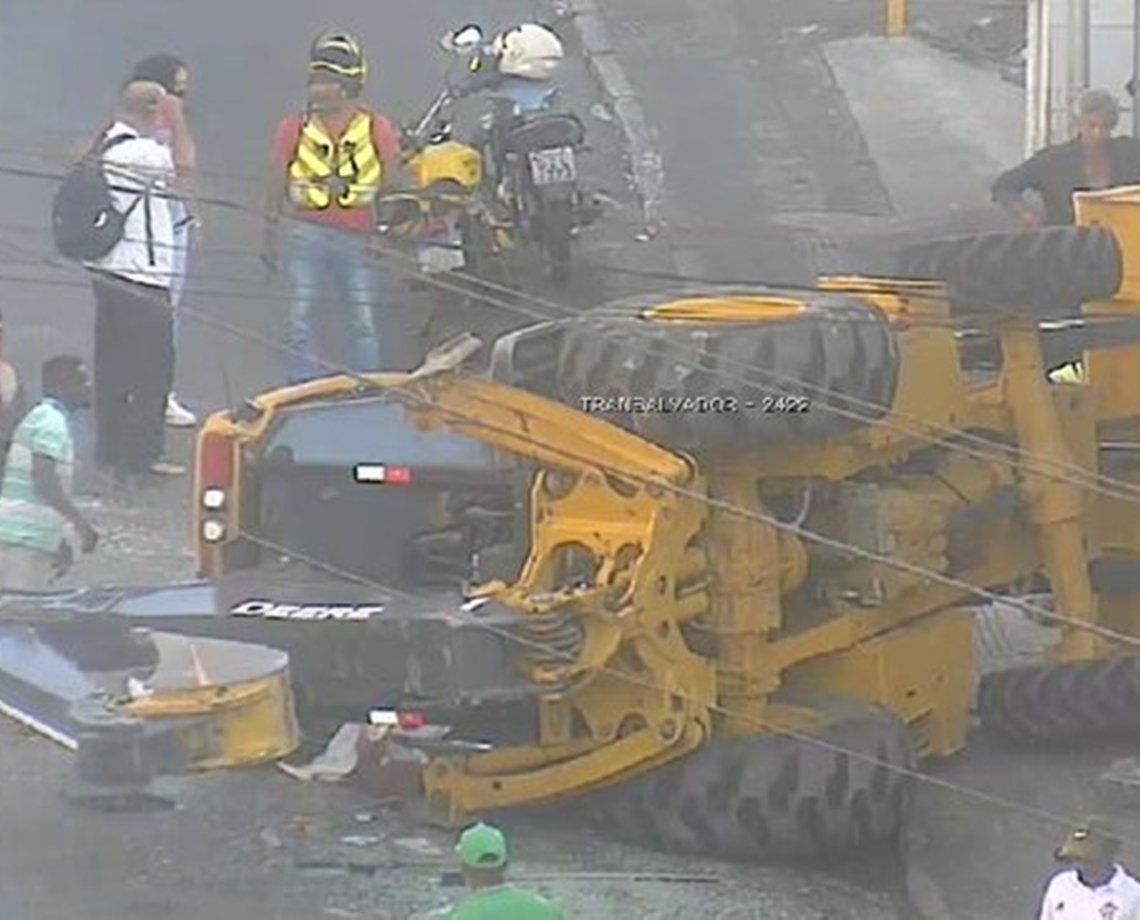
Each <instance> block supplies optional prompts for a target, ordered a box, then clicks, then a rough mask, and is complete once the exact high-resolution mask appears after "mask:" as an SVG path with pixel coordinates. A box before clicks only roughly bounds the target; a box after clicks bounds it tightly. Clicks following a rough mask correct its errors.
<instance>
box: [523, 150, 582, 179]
mask: <svg viewBox="0 0 1140 920" xmlns="http://www.w3.org/2000/svg"><path fill="white" fill-rule="evenodd" d="M530 174H531V177H532V178H533V179H534V184H535V185H539V186H543V185H558V184H559V183H563V182H576V181H578V163H577V160H576V159H575V157H574V148H573V147H553V148H551V149H549V150H534V151H532V152H531V153H530Z"/></svg>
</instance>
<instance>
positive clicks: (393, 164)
mask: <svg viewBox="0 0 1140 920" xmlns="http://www.w3.org/2000/svg"><path fill="white" fill-rule="evenodd" d="M365 111H367V110H365ZM356 114H357V113H356V112H353V113H352V115H350V116H349V117H348V118H345V119H343V120H342V121H341V123H337V122H336V121H325V128H326V130H328V131H329V133H330V134H332V135H333V136H334V137H335V136H337V135H339V134H340V133H342V132H343V131H344V130H345V128H347V127H348V125H349V122H350V121H351V120H352V118H354V117H355V116H356ZM367 114H369V115H370V116H372V143H373V144H375V145H376V150H377V151H378V152H379V154H380V157H381V158H382V159H383V161H384V171H385V176H391V175H392V173H393V171H394V170H396V169H398V168H399V158H400V141H399V135H398V134H397V133H396V131H395V129H394V128H393V127H392V123H391V122H390V121H388V119H387V118H385V117H384V116H382V115H377V114H376V113H375V112H371V111H367ZM301 126H302V115H301V114H300V113H294V114H292V115H287V116H285V118H283V119H282V120H281V123H280V124H278V125H277V130H276V131H275V132H274V134H273V162H274V164H275V165H276V166H277V168H278V169H279V170H280V171H281V174H282V176H283V177H286V181H287V173H288V170H289V164H290V163H291V162H293V155H294V154H295V153H296V152H297V142H298V140H299V138H300V136H301ZM292 214H293V216H294V217H297V218H300V219H301V220H310V221H313V222H314V223H318V224H326V225H328V226H333V227H338V228H340V229H341V230H353V231H356V232H358V233H372V232H373V231H374V230H375V229H376V217H375V215H374V214H373V212H372V209H371V208H338V207H331V208H326V209H325V210H323V211H318V210H314V209H311V208H298V207H296V206H292Z"/></svg>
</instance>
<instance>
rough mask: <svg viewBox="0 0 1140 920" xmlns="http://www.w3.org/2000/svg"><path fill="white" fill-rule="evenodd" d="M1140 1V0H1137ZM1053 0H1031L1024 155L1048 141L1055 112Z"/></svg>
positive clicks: (1028, 5)
mask: <svg viewBox="0 0 1140 920" xmlns="http://www.w3.org/2000/svg"><path fill="white" fill-rule="evenodd" d="M1135 2H1137V3H1140V0H1135ZM1052 6H1053V4H1052V2H1050V0H1028V3H1027V9H1026V13H1027V21H1026V25H1027V30H1026V44H1025V156H1026V157H1029V156H1032V155H1033V154H1034V153H1036V152H1037V151H1038V150H1040V149H1041V148H1042V147H1044V146H1045V145H1046V144H1048V143H1049V140H1050V130H1049V128H1050V121H1051V116H1052V112H1053V106H1052V98H1053V79H1052V75H1053V53H1052V49H1053V35H1054V34H1055V33H1054V30H1053V10H1052Z"/></svg>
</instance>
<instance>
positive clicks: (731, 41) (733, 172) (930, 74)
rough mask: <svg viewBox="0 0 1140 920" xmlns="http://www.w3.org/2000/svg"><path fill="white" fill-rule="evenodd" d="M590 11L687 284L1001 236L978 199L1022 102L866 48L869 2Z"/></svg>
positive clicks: (926, 56)
mask: <svg viewBox="0 0 1140 920" xmlns="http://www.w3.org/2000/svg"><path fill="white" fill-rule="evenodd" d="M597 6H598V8H599V9H600V11H601V13H602V14H603V16H604V18H605V21H606V24H607V32H608V34H607V35H606V37H605V41H604V42H603V45H604V49H605V51H606V54H605V55H604V56H605V57H607V58H608V59H612V60H613V61H616V62H619V63H620V65H621V67H622V68H623V69H624V75H622V77H623V82H624V76H628V84H629V87H628V90H624V89H623V92H625V91H632V92H633V93H634V94H636V98H637V100H638V102H639V104H640V112H641V113H643V115H644V119H645V121H646V122H647V123H648V126H649V132H648V134H647V136H648V137H649V138H651V142H652V149H651V150H647V151H645V152H644V154H643V156H644V157H645V159H646V160H647V161H649V162H659V163H660V164H661V167H662V171H663V176H664V183H663V184H664V193H663V195H662V196H661V202H662V204H661V210H662V213H663V215H664V217H665V219H666V221H667V223H668V225H669V226H668V237H669V240H670V242H671V243H672V245H673V248H674V250H675V252H676V253H677V254H678V262H679V264H680V265H682V266H684V267H685V268H686V270H687V271H689V272H690V273H694V274H701V275H704V276H711V277H715V278H724V279H756V280H765V281H768V282H772V283H779V282H793V283H801V282H804V281H807V280H810V278H811V277H812V276H814V274H816V273H818V272H826V271H841V270H847V269H849V268H853V267H858V265H859V264H860V263H861V262H863V261H870V262H877V261H878V260H879V258H881V253H882V251H883V250H884V249H889V248H890V247H891V246H893V245H894V244H895V241H896V240H897V239H898V238H899V237H901V236H904V235H905V236H913V235H914V234H915V233H922V234H923V235H935V234H938V233H942V232H959V231H967V230H973V229H988V228H991V227H995V226H1006V225H1007V224H1006V223H1005V221H1004V215H1001V214H1000V213H999V212H998V211H996V209H994V208H993V207H992V206H990V204H989V190H988V186H989V183H990V182H991V181H992V179H993V178H994V176H996V174H997V173H998V172H1000V171H1001V170H1002V169H1005V168H1008V166H1011V165H1013V164H1014V163H1015V162H1017V161H1018V160H1019V159H1020V144H1021V135H1022V127H1021V126H1022V123H1023V114H1022V111H1021V105H1022V104H1021V95H1022V94H1021V91H1020V90H1019V89H1018V88H1017V87H1016V86H1013V85H1012V84H1010V83H1008V82H1006V81H1004V80H1002V79H1001V77H1000V75H998V74H997V73H995V72H993V71H987V70H983V69H981V68H975V67H971V66H969V65H967V64H964V63H962V62H960V61H958V60H955V59H952V58H951V57H949V56H947V55H944V54H942V53H940V52H938V51H936V50H935V49H933V48H931V47H930V46H928V45H926V44H923V43H921V42H918V41H913V40H910V39H897V40H893V41H887V40H882V39H874V38H869V37H866V36H867V35H868V34H870V33H873V32H874V31H876V30H880V29H881V27H882V23H881V21H880V18H881V17H880V13H881V9H880V7H881V4H878V3H872V2H863V0H853V2H851V3H845V4H834V3H824V2H820V0H802V2H797V3H762V4H761V3H748V2H744V0H597ZM917 164H921V166H917Z"/></svg>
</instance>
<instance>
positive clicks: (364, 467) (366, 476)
mask: <svg viewBox="0 0 1140 920" xmlns="http://www.w3.org/2000/svg"><path fill="white" fill-rule="evenodd" d="M352 477H353V479H355V480H356V481H357V482H360V483H376V484H383V485H397V486H406V485H408V484H410V483H411V481H412V471H411V468H410V467H406V466H385V465H384V464H383V463H358V464H357V465H356V466H355V467H354V468H353V471H352Z"/></svg>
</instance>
